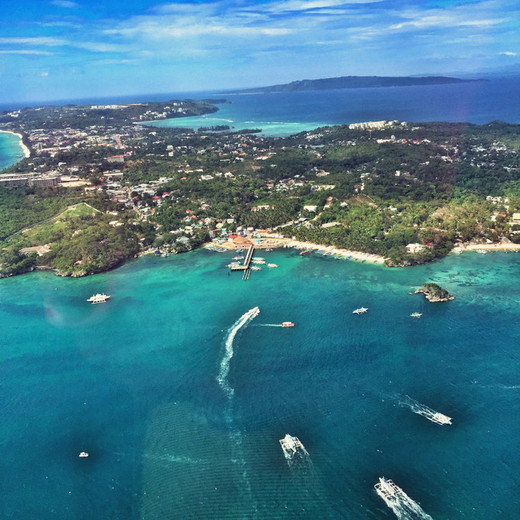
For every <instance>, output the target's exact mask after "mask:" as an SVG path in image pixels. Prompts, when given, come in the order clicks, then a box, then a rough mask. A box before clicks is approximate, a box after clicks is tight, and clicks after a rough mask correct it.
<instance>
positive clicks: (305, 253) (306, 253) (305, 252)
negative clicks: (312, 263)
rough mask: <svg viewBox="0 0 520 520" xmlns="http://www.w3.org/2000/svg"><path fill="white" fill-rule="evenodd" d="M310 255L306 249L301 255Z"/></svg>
mask: <svg viewBox="0 0 520 520" xmlns="http://www.w3.org/2000/svg"><path fill="white" fill-rule="evenodd" d="M309 253H310V251H309V250H308V249H306V250H305V251H302V252H301V253H300V256H305V255H308V254H309Z"/></svg>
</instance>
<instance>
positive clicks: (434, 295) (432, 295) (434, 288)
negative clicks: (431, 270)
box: [415, 283, 455, 303]
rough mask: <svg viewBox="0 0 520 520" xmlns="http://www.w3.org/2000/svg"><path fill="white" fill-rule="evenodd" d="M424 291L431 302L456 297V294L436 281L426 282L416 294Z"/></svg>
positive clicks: (445, 300) (444, 300)
mask: <svg viewBox="0 0 520 520" xmlns="http://www.w3.org/2000/svg"><path fill="white" fill-rule="evenodd" d="M417 293H423V294H424V296H425V297H426V299H427V300H428V301H429V302H434V303H436V302H447V301H449V300H453V299H455V296H453V295H452V294H450V293H449V292H448V291H447V290H446V289H443V288H442V287H440V286H439V285H437V284H436V283H425V284H424V285H423V286H422V287H421V288H420V289H417V290H416V291H415V294H417Z"/></svg>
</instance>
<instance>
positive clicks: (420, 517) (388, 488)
mask: <svg viewBox="0 0 520 520" xmlns="http://www.w3.org/2000/svg"><path fill="white" fill-rule="evenodd" d="M374 487H375V489H376V492H377V494H378V495H379V496H380V497H381V498H382V499H383V500H384V501H385V504H386V505H387V506H388V507H389V508H390V509H391V510H392V511H393V512H394V514H395V516H397V518H399V519H400V520H433V518H432V517H431V516H430V515H428V514H426V513H425V512H424V511H423V510H422V508H421V506H420V505H419V504H418V503H417V502H415V501H413V500H412V499H411V498H410V497H409V496H408V495H407V494H406V493H405V492H404V491H403V490H402V489H401V488H400V487H399V486H397V485H396V484H394V483H393V482H392V481H391V480H388V479H385V478H384V477H383V478H380V479H379V482H378V483H377V484H376V485H375V486H374Z"/></svg>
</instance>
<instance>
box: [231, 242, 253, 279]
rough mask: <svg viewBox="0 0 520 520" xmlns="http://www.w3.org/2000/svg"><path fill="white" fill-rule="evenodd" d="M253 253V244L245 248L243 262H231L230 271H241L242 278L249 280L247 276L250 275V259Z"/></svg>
mask: <svg viewBox="0 0 520 520" xmlns="http://www.w3.org/2000/svg"><path fill="white" fill-rule="evenodd" d="M254 253H255V246H253V245H250V246H249V249H248V250H247V253H246V256H245V258H244V263H243V264H231V266H230V267H229V269H230V270H231V271H243V274H242V280H249V277H250V276H251V269H250V265H251V260H252V259H253V255H254Z"/></svg>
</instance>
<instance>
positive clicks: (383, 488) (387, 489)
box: [374, 477, 399, 500]
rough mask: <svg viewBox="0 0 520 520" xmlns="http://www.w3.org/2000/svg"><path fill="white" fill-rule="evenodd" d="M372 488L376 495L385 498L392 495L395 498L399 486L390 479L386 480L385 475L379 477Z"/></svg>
mask: <svg viewBox="0 0 520 520" xmlns="http://www.w3.org/2000/svg"><path fill="white" fill-rule="evenodd" d="M374 488H375V489H376V491H377V494H378V495H380V496H384V497H386V498H390V497H393V498H394V499H395V500H397V492H398V490H399V488H398V486H396V485H395V484H394V483H393V482H392V481H391V480H388V479H386V478H385V477H379V482H378V483H377V484H376V485H375V486H374Z"/></svg>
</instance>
